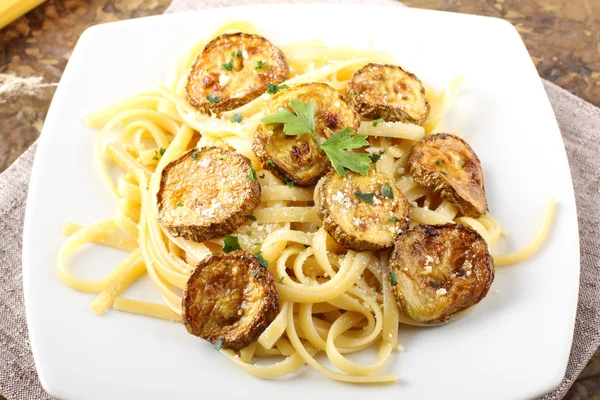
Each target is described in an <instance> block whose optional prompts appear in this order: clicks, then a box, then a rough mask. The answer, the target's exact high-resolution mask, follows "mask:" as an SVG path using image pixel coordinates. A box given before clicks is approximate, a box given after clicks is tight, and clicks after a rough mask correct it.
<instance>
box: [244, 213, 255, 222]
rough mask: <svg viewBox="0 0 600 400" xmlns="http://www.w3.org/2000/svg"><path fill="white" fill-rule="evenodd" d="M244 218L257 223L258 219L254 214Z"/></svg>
mask: <svg viewBox="0 0 600 400" xmlns="http://www.w3.org/2000/svg"><path fill="white" fill-rule="evenodd" d="M244 218H246V219H248V220H250V221H256V217H255V216H254V215H252V214H250V215H246V216H245V217H244Z"/></svg>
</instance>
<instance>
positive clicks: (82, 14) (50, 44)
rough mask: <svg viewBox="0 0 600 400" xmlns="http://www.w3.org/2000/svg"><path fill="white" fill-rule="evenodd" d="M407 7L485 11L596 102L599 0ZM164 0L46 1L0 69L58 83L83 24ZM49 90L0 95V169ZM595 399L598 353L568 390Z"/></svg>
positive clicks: (19, 24) (36, 122) (33, 126)
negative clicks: (508, 26)
mask: <svg viewBox="0 0 600 400" xmlns="http://www.w3.org/2000/svg"><path fill="white" fill-rule="evenodd" d="M403 2H404V4H406V5H407V6H410V7H419V8H428V9H437V10H446V11H455V12H462V13H469V14H479V15H488V16H493V17H499V18H504V19H506V20H508V21H510V22H511V23H512V24H513V25H514V26H515V27H516V28H517V30H518V31H519V33H520V34H521V36H522V38H523V40H524V41H525V44H526V46H527V48H528V50H529V53H530V54H531V57H532V59H533V61H534V63H535V65H536V67H537V69H538V71H539V73H540V75H541V76H542V77H543V78H546V79H548V80H550V81H552V82H554V83H556V84H558V85H559V86H562V87H563V88H565V89H567V90H569V91H570V92H571V93H574V94H575V95H577V96H579V97H581V98H583V99H584V100H587V101H589V102H591V103H593V104H595V105H597V106H600V0H575V1H573V0H520V1H517V0H404V1H403ZM169 3H170V0H146V1H143V0H48V1H47V2H46V3H44V4H43V5H42V6H40V7H38V8H36V9H35V10H33V11H31V12H29V13H28V14H27V15H26V16H24V17H22V18H20V19H19V20H17V21H15V22H14V23H12V24H11V25H9V26H7V27H6V28H4V29H3V30H0V49H1V51H0V73H3V74H15V75H17V76H19V77H34V76H41V77H43V78H44V79H45V81H46V82H50V83H55V82H58V81H59V79H60V76H61V74H62V71H63V70H64V68H65V65H66V63H67V60H68V59H69V56H70V54H71V51H72V49H73V47H74V46H75V43H76V42H77V39H78V38H79V36H80V35H81V33H82V32H83V31H84V30H85V29H86V28H87V27H89V26H91V25H95V24H98V23H103V22H110V21H117V20H122V19H128V18H136V17H141V16H146V15H155V14H161V13H162V12H163V11H164V10H165V9H166V8H167V6H168V5H169ZM53 93H54V87H52V86H50V87H45V88H41V89H40V90H38V91H37V92H35V93H30V94H28V95H24V96H19V97H11V98H9V99H6V98H5V99H3V98H2V97H0V172H1V171H3V170H4V169H6V168H7V167H8V166H9V165H10V164H11V163H12V162H13V161H14V160H15V159H16V158H17V157H18V156H19V155H20V154H21V153H22V152H23V151H25V149H27V147H29V146H30V145H31V143H33V142H34V141H35V139H36V138H37V137H38V135H39V131H40V129H41V126H42V123H43V120H44V118H45V116H46V112H47V109H48V106H49V104H50V100H51V99H52V95H53ZM567 399H569V400H580V399H600V352H599V353H597V354H596V356H595V357H594V358H593V359H592V361H591V362H590V364H589V365H588V367H587V368H586V369H585V370H584V371H583V373H582V374H581V376H580V377H579V379H578V381H577V383H576V384H575V385H574V386H573V388H572V389H571V391H570V392H569V394H568V395H567Z"/></svg>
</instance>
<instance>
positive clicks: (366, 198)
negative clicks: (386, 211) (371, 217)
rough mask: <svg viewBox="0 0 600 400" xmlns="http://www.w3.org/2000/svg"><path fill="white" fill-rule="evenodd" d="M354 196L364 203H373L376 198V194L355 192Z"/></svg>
mask: <svg viewBox="0 0 600 400" xmlns="http://www.w3.org/2000/svg"><path fill="white" fill-rule="evenodd" d="M354 195H355V196H356V197H358V198H359V199H361V200H362V201H364V202H365V203H372V202H373V198H374V197H375V193H361V192H354Z"/></svg>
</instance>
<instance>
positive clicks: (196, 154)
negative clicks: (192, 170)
mask: <svg viewBox="0 0 600 400" xmlns="http://www.w3.org/2000/svg"><path fill="white" fill-rule="evenodd" d="M192 158H193V159H194V160H197V159H198V152H197V151H194V152H193V153H192Z"/></svg>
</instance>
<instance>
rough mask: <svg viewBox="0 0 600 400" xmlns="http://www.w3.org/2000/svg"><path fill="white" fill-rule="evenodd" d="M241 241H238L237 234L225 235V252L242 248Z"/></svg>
mask: <svg viewBox="0 0 600 400" xmlns="http://www.w3.org/2000/svg"><path fill="white" fill-rule="evenodd" d="M241 249H242V248H241V247H240V243H239V242H238V238H237V236H225V243H224V244H223V252H225V253H229V252H230V251H234V250H241Z"/></svg>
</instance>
